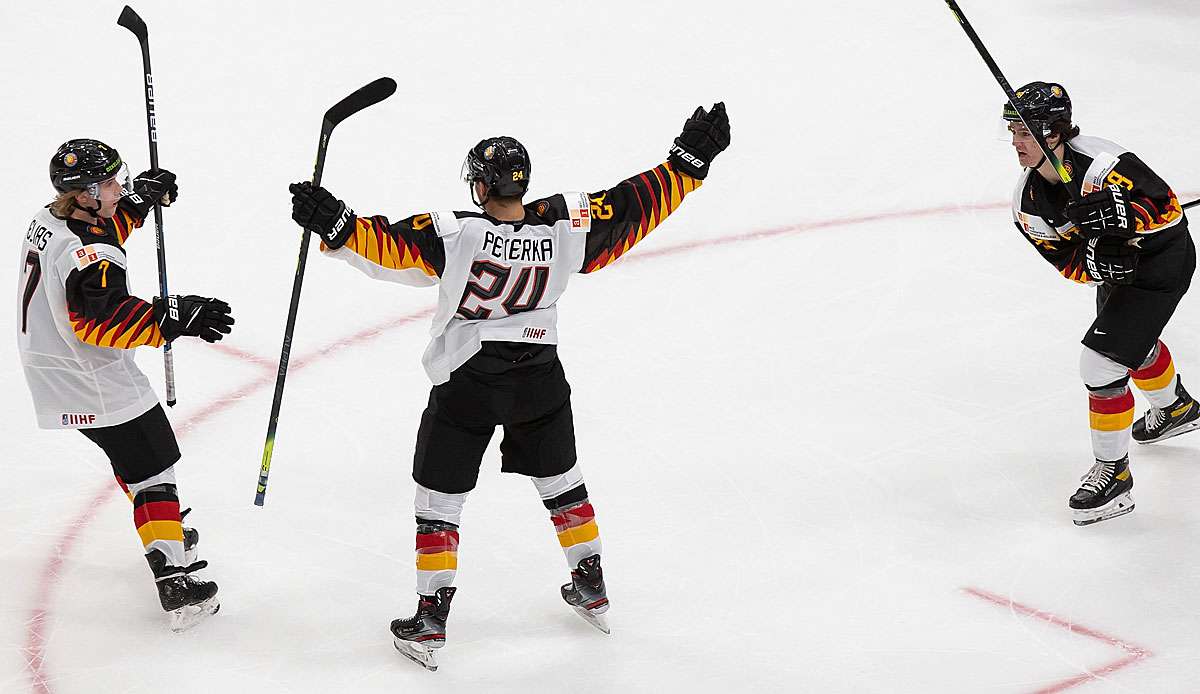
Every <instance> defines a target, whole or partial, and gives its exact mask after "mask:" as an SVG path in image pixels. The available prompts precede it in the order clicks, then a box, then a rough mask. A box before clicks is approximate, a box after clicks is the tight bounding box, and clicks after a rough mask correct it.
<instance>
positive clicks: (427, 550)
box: [413, 484, 467, 595]
mask: <svg viewBox="0 0 1200 694" xmlns="http://www.w3.org/2000/svg"><path fill="white" fill-rule="evenodd" d="M466 502H467V495H466V493H463V494H447V493H445V492H438V491H434V490H432V489H429V488H428V487H424V486H421V485H420V484H418V485H417V493H416V499H415V500H414V502H413V508H414V510H415V511H416V515H417V594H418V595H433V594H434V593H436V592H437V591H438V590H440V589H442V588H448V587H450V586H452V585H454V575H455V573H456V572H457V571H458V525H459V523H460V522H461V521H462V510H463V506H464V505H465V504H466Z"/></svg>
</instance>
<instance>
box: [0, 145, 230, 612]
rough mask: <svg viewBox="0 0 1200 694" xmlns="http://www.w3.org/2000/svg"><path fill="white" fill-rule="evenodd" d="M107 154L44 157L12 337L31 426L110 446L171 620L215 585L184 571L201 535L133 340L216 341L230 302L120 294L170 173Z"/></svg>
mask: <svg viewBox="0 0 1200 694" xmlns="http://www.w3.org/2000/svg"><path fill="white" fill-rule="evenodd" d="M128 180H129V179H128V175H127V170H126V168H125V165H124V163H123V162H122V161H121V157H120V155H119V154H117V151H116V150H115V149H113V148H111V147H109V146H107V145H105V144H104V143H102V142H98V141H96V140H87V139H77V140H70V141H68V142H66V143H64V144H63V145H62V146H61V147H59V148H58V151H57V152H55V154H54V156H53V157H52V158H51V159H50V182H51V183H52V184H53V186H54V189H55V191H57V193H58V195H57V197H56V198H55V199H54V201H53V202H51V203H50V204H49V205H47V206H46V207H45V208H43V209H42V211H41V212H38V214H37V215H36V216H34V218H33V222H32V223H30V225H29V229H28V231H27V232H26V234H25V240H24V242H23V244H22V247H21V258H20V262H21V263H22V272H21V278H20V283H19V285H18V288H17V301H18V308H19V311H20V322H19V324H20V331H19V333H18V336H17V342H18V345H19V348H20V352H21V363H22V365H23V367H24V370H25V379H26V381H27V382H28V384H29V391H30V393H31V394H32V395H33V403H34V409H35V410H36V413H37V420H38V426H40V427H42V428H43V429H78V430H79V431H80V433H82V434H83V435H84V436H86V437H88V438H89V439H90V440H91V441H92V442H93V443H95V444H96V445H97V446H99V447H100V448H101V449H102V450H103V451H104V452H105V454H107V455H108V459H109V462H110V463H111V464H112V468H113V472H114V474H115V475H116V478H117V483H118V484H119V485H120V486H121V488H122V489H123V490H124V491H125V493H126V495H127V496H128V497H129V499H130V500H131V501H132V502H133V519H134V525H135V526H136V527H137V531H138V535H139V536H140V537H141V540H142V544H143V546H144V547H145V552H146V560H147V561H148V562H149V564H150V569H151V571H152V572H153V574H154V581H155V584H156V585H157V588H158V597H159V601H160V602H161V604H162V607H163V609H164V610H166V611H167V612H168V613H169V617H170V623H171V628H172V629H174V630H176V631H180V630H183V629H186V628H188V627H190V626H192V625H193V624H195V623H196V622H198V621H199V620H200V619H202V618H203V617H205V616H207V615H209V614H212V613H214V612H216V611H217V609H218V607H219V604H218V603H217V600H216V593H217V584H216V583H213V582H211V581H201V580H198V579H196V578H195V577H193V576H192V575H191V574H192V573H193V572H194V571H197V570H198V569H202V568H204V567H205V566H206V562H203V561H200V562H196V561H195V545H196V543H197V542H198V540H199V535H198V533H196V531H195V530H193V529H191V528H185V527H183V525H182V520H183V515H184V514H186V513H187V511H184V512H183V513H181V512H180V510H179V497H178V494H177V492H176V486H175V467H174V466H175V462H176V461H177V460H179V447H178V445H177V444H176V442H175V434H174V432H172V430H171V424H170V422H168V421H167V417H166V414H165V413H164V412H163V409H162V406H161V405H160V404H159V403H158V397H157V396H156V395H155V393H154V391H153V390H152V389H151V388H150V383H149V381H148V380H147V379H146V376H145V375H144V374H142V372H141V371H139V370H138V368H137V365H136V364H135V363H134V359H133V349H134V348H135V347H140V346H149V347H159V346H161V345H162V344H163V343H164V342H165V341H168V340H173V339H175V338H177V337H183V336H193V337H200V338H202V339H204V340H206V341H208V342H216V341H217V340H220V339H221V338H222V337H223V336H224V335H227V334H228V333H229V332H230V330H231V327H230V326H232V325H233V318H232V317H231V316H230V312H229V305H228V304H226V303H225V302H224V301H220V300H218V299H206V298H203V297H199V296H170V297H167V298H166V299H163V298H156V299H154V301H153V302H148V301H143V300H142V299H139V298H137V297H135V296H130V295H129V291H128V284H127V281H126V266H127V263H126V257H125V251H124V249H123V247H122V246H123V244H124V243H125V240H126V238H128V236H129V234H130V233H131V232H132V231H133V230H134V229H135V228H137V227H140V226H141V225H142V221H143V220H144V219H145V217H146V215H147V213H148V211H149V210H150V208H151V207H152V206H153V204H154V201H156V200H158V201H161V203H162V204H163V205H169V204H170V203H171V202H173V201H174V200H175V198H176V196H177V195H178V192H179V189H178V186H177V185H176V183H175V175H174V174H172V173H171V172H169V171H166V170H163V169H158V170H151V171H146V172H145V173H143V174H141V175H140V176H138V177H137V178H136V179H134V182H133V185H132V186H129V185H128Z"/></svg>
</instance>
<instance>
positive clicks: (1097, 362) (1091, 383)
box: [1079, 347, 1129, 392]
mask: <svg viewBox="0 0 1200 694" xmlns="http://www.w3.org/2000/svg"><path fill="white" fill-rule="evenodd" d="M1079 377H1080V378H1082V379H1083V384H1084V385H1085V386H1087V389H1088V390H1090V391H1092V392H1097V391H1108V390H1117V391H1119V390H1121V389H1123V388H1125V386H1126V384H1128V383H1129V369H1128V368H1126V367H1125V366H1122V365H1121V364H1118V363H1117V362H1115V361H1113V360H1112V359H1109V358H1108V357H1106V356H1104V355H1103V354H1101V353H1099V352H1097V351H1096V350H1094V349H1092V348H1091V347H1084V348H1083V352H1082V353H1081V354H1080V356H1079Z"/></svg>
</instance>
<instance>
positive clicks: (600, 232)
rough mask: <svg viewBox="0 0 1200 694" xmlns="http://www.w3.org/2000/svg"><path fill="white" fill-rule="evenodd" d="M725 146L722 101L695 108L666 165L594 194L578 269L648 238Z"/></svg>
mask: <svg viewBox="0 0 1200 694" xmlns="http://www.w3.org/2000/svg"><path fill="white" fill-rule="evenodd" d="M728 146H729V116H728V115H726V113H725V104H724V102H718V103H716V104H714V105H713V107H712V110H711V111H705V110H704V108H703V107H700V108H697V109H696V112H695V113H693V114H692V117H691V118H689V119H687V122H685V123H684V124H683V132H682V133H681V134H680V135H679V137H677V138H675V142H674V144H672V145H671V151H670V154H669V155H668V156H667V161H666V162H664V163H662V164H659V165H658V166H656V167H654V168H653V169H650V170H649V171H645V172H643V173H640V174H638V175H636V176H632V177H630V178H627V179H625V180H624V181H621V182H620V183H618V184H617V185H616V186H615V187H613V188H610V189H609V190H603V191H600V192H598V193H592V194H591V195H590V196H589V197H590V198H591V215H592V228H591V231H590V232H589V233H588V237H587V248H586V251H585V253H584V259H583V267H582V269H581V270H580V271H581V272H595V271H596V270H599V269H600V268H603V267H606V266H608V265H610V264H612V263H613V261H615V260H616V259H617V258H620V257H621V256H622V255H624V254H625V253H626V252H627V251H628V250H629V249H630V248H633V247H634V246H635V245H636V244H637V243H638V242H640V241H641V240H642V239H644V238H646V236H647V235H649V233H650V232H651V231H653V230H654V228H655V227H657V226H658V225H659V224H661V223H662V221H663V220H664V219H666V218H667V216H668V215H670V214H671V213H672V212H674V211H675V210H676V209H678V208H679V205H680V204H682V203H683V199H684V198H685V197H687V195H688V194H689V193H691V192H692V191H693V190H696V189H697V188H699V187H700V185H701V183H702V181H703V180H704V178H705V177H706V176H707V175H708V167H709V164H710V163H711V162H712V159H713V157H715V156H717V155H718V154H720V153H721V152H722V151H724V150H725V148H726V147H728Z"/></svg>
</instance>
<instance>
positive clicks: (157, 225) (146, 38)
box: [117, 5, 175, 407]
mask: <svg viewBox="0 0 1200 694" xmlns="http://www.w3.org/2000/svg"><path fill="white" fill-rule="evenodd" d="M117 25H118V26H123V27H125V28H126V29H128V30H129V31H131V32H133V35H134V36H136V37H137V40H138V44H139V45H140V46H141V47H142V68H143V70H144V71H145V73H146V81H145V85H146V132H147V135H148V137H149V139H150V168H151V169H157V168H158V128H157V126H156V125H155V115H154V77H153V76H152V75H151V73H150V32H149V31H148V30H147V29H146V23H145V22H144V21H142V18H141V17H139V16H138V13H137V12H134V11H133V8H132V7H130V6H129V5H126V6H125V9H123V10H121V16H120V17H118V18H117ZM154 247H155V250H156V251H157V252H158V293H159V296H161V297H162V300H163V301H168V299H167V297H168V296H170V294H168V293H167V249H166V246H164V245H163V223H162V205H161V204H160V203H159V201H158V200H155V201H154ZM172 310H174V309H172ZM163 372H164V373H165V374H166V379H167V385H166V391H167V392H166V395H167V407H174V406H175V353H174V352H172V351H171V342H170V341H169V340H168V341H167V342H166V343H164V344H163Z"/></svg>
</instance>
